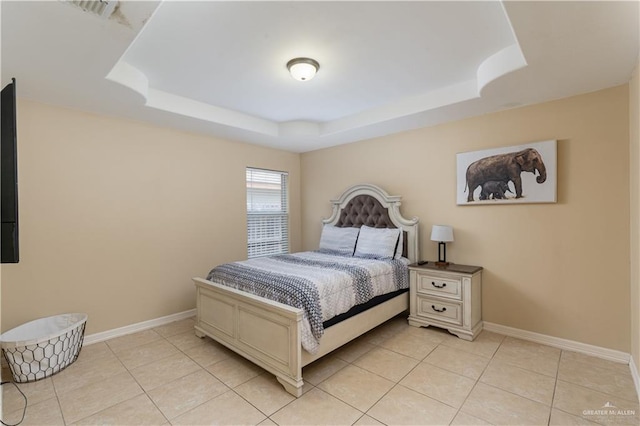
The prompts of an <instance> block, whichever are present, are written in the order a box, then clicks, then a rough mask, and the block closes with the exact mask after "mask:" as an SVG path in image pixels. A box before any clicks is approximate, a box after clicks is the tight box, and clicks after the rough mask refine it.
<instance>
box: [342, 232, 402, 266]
mask: <svg viewBox="0 0 640 426" xmlns="http://www.w3.org/2000/svg"><path fill="white" fill-rule="evenodd" d="M399 237H400V229H398V228H371V227H370V226H362V227H361V228H360V235H359V236H358V244H356V252H355V254H354V256H356V257H366V258H370V259H393V257H394V256H395V253H396V246H397V245H398V238H399ZM401 253H402V252H401Z"/></svg>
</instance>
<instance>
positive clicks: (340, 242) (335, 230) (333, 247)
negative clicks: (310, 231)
mask: <svg viewBox="0 0 640 426" xmlns="http://www.w3.org/2000/svg"><path fill="white" fill-rule="evenodd" d="M359 233H360V229H358V228H339V227H337V226H333V225H324V226H323V227H322V235H321V236H320V251H324V252H329V253H338V254H344V255H348V256H353V250H354V249H355V247H356V240H357V239H358V234H359Z"/></svg>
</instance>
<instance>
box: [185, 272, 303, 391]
mask: <svg viewBox="0 0 640 426" xmlns="http://www.w3.org/2000/svg"><path fill="white" fill-rule="evenodd" d="M193 281H194V283H195V285H196V308H197V317H196V325H195V329H196V335H199V336H201V337H203V336H204V335H207V336H209V337H211V338H212V339H214V340H215V341H217V342H219V343H221V344H223V345H225V346H226V347H228V348H229V349H231V350H233V351H235V352H237V353H238V354H240V355H241V356H243V357H244V358H246V359H248V360H249V361H251V362H253V363H254V364H256V365H259V366H260V367H262V368H264V369H265V370H267V371H269V372H270V373H272V374H274V375H275V376H276V378H277V379H278V381H279V382H280V383H281V384H282V385H283V386H284V388H285V389H286V390H287V392H289V393H291V394H292V395H294V396H296V397H298V396H301V395H302V385H303V382H302V364H301V352H302V346H301V340H300V336H301V331H300V330H301V327H302V309H297V308H293V307H291V306H287V305H284V304H282V303H278V302H274V301H271V300H267V299H264V298H261V297H257V296H253V295H249V294H247V293H245V292H241V291H238V290H235V289H232V288H229V287H225V286H222V285H220V284H217V283H214V282H211V281H207V280H205V279H202V278H194V279H193Z"/></svg>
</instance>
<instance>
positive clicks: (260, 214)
mask: <svg viewBox="0 0 640 426" xmlns="http://www.w3.org/2000/svg"><path fill="white" fill-rule="evenodd" d="M287 180H288V174H287V173H286V172H278V171H272V170H262V169H253V168H247V242H248V243H247V256H248V257H249V258H252V257H260V256H268V255H272V254H281V253H288V252H289V207H288V194H287Z"/></svg>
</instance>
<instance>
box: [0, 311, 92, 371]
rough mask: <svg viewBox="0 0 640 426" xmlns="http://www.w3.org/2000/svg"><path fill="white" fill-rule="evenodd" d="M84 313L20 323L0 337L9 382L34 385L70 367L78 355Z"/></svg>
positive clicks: (82, 334)
mask: <svg viewBox="0 0 640 426" xmlns="http://www.w3.org/2000/svg"><path fill="white" fill-rule="evenodd" d="M86 323H87V314H79V313H75V314H63V315H56V316H52V317H47V318H40V319H37V320H35V321H31V322H28V323H26V324H22V325H21V326H19V327H16V328H14V329H11V330H9V331H7V332H6V333H3V334H2V335H0V344H1V345H2V354H3V355H4V357H5V359H6V360H7V362H8V363H9V368H11V374H12V375H13V380H14V381H16V382H18V383H25V382H34V381H36V380H40V379H44V378H45V377H49V376H51V375H52V374H55V373H57V372H59V371H61V370H63V369H64V368H65V367H67V366H69V365H71V364H72V363H73V362H74V361H75V360H76V359H77V358H78V354H80V349H82V342H83V340H84V328H85V325H86Z"/></svg>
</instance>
